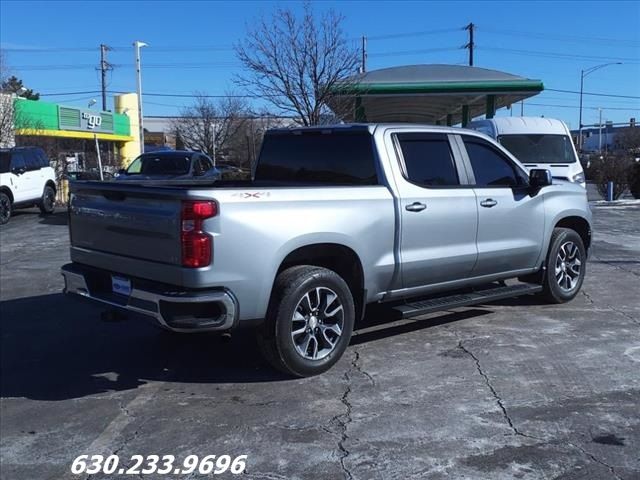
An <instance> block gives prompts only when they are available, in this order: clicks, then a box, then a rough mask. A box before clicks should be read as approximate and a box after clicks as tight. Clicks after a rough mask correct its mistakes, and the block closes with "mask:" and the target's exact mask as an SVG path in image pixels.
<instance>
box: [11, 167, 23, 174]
mask: <svg viewBox="0 0 640 480" xmlns="http://www.w3.org/2000/svg"><path fill="white" fill-rule="evenodd" d="M26 171H27V167H16V168H14V169H13V170H12V172H13V173H14V174H16V175H22V174H23V173H24V172H26Z"/></svg>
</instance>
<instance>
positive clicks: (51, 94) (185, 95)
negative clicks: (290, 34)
mask: <svg viewBox="0 0 640 480" xmlns="http://www.w3.org/2000/svg"><path fill="white" fill-rule="evenodd" d="M544 91H545V92H560V93H571V94H580V92H579V91H576V90H562V89H557V88H546V89H545V90H544ZM107 92H108V93H126V92H124V91H120V90H107ZM89 93H100V90H83V91H74V92H55V93H54V92H49V93H41V94H40V96H43V97H62V96H67V95H86V94H89ZM143 95H145V96H152V97H176V98H196V97H204V98H262V97H264V95H199V94H192V93H191V94H189V93H168V92H154V93H147V92H145V93H143ZM583 95H590V96H596V97H611V98H629V99H633V100H638V99H640V96H634V95H617V94H613V93H600V92H583Z"/></svg>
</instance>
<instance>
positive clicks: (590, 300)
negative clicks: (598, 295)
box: [580, 288, 596, 305]
mask: <svg viewBox="0 0 640 480" xmlns="http://www.w3.org/2000/svg"><path fill="white" fill-rule="evenodd" d="M580 293H582V295H583V296H584V297H585V298H586V299H587V301H588V302H589V303H590V304H591V305H595V304H596V302H594V301H593V298H591V295H589V294H588V293H587V292H586V290H585V289H584V288H583V289H582V290H580Z"/></svg>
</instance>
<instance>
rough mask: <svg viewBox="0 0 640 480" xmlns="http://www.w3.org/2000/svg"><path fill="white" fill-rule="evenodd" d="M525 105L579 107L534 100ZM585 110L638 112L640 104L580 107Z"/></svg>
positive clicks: (577, 107)
mask: <svg viewBox="0 0 640 480" xmlns="http://www.w3.org/2000/svg"><path fill="white" fill-rule="evenodd" d="M525 104H526V105H535V106H538V107H554V108H555V107H557V108H574V109H576V110H577V109H579V108H580V107H579V106H577V105H556V104H551V103H534V102H527V101H525ZM582 108H583V109H585V110H600V109H602V110H622V111H625V112H636V111H638V112H640V106H638V107H636V108H623V107H607V106H604V107H584V106H583V107H582Z"/></svg>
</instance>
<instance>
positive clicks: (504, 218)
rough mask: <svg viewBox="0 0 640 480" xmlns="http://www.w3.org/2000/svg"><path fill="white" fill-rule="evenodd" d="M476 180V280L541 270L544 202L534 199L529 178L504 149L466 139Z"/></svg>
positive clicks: (475, 138) (535, 197) (481, 141)
mask: <svg viewBox="0 0 640 480" xmlns="http://www.w3.org/2000/svg"><path fill="white" fill-rule="evenodd" d="M462 137H463V141H464V145H465V147H466V152H467V155H468V158H469V162H470V164H471V169H472V171H473V176H474V177H475V182H474V191H475V195H476V198H477V205H478V261H477V263H476V266H475V267H474V269H473V272H472V276H474V277H476V276H482V275H491V274H499V273H506V272H512V271H516V270H523V269H529V268H533V267H535V266H536V262H537V260H538V258H539V256H540V252H541V250H542V241H543V236H544V227H545V226H544V221H545V215H544V199H543V197H542V195H533V196H532V195H531V194H530V192H529V190H528V188H527V186H528V180H527V175H526V173H525V172H524V170H523V169H521V168H520V167H519V166H518V165H517V164H516V163H515V162H514V161H512V160H511V159H510V158H509V157H508V156H507V155H506V154H505V153H504V152H502V151H501V150H500V149H499V148H497V147H496V146H494V145H492V144H491V143H489V142H487V141H485V140H484V139H482V138H479V137H474V136H470V135H468V136H467V135H463V136H462Z"/></svg>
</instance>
